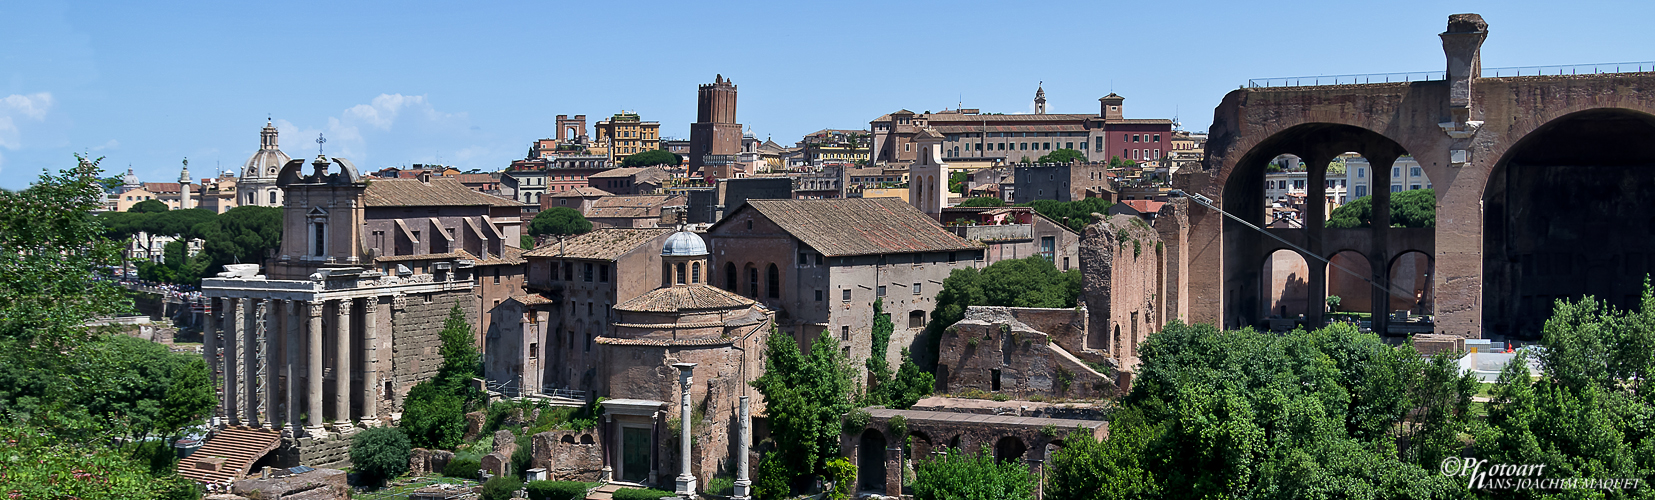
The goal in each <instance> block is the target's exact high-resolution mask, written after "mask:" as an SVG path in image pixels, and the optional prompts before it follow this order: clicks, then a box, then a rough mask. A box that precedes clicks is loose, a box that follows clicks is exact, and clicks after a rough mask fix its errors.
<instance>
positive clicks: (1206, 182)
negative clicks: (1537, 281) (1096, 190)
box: [1174, 14, 1655, 338]
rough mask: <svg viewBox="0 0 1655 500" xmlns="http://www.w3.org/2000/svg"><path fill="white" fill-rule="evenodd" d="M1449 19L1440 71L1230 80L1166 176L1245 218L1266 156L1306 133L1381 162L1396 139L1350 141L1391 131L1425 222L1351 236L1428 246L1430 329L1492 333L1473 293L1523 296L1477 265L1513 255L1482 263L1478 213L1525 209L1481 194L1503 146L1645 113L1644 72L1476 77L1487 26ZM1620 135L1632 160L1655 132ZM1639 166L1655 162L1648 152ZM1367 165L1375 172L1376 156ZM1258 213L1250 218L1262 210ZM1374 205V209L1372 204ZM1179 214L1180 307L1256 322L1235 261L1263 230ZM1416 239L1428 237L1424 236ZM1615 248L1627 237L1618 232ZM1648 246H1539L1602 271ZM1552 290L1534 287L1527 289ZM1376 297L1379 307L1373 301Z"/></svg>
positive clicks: (1654, 83)
mask: <svg viewBox="0 0 1655 500" xmlns="http://www.w3.org/2000/svg"><path fill="white" fill-rule="evenodd" d="M1450 21H1451V22H1450V23H1449V29H1448V30H1447V31H1446V32H1444V33H1442V34H1441V35H1440V37H1441V38H1442V40H1443V47H1444V54H1445V56H1446V59H1447V62H1448V65H1447V66H1448V71H1447V72H1446V73H1445V75H1444V77H1443V79H1442V80H1434V81H1424V82H1411V83H1383V84H1353V85H1332V86H1319V87H1275V88H1242V89H1238V90H1235V91H1232V92H1230V94H1229V95H1227V96H1225V98H1224V100H1223V102H1222V103H1221V104H1220V105H1219V106H1218V108H1217V109H1215V110H1214V121H1213V125H1212V127H1211V129H1210V136H1209V137H1210V140H1209V141H1208V142H1207V150H1206V152H1207V157H1206V159H1205V163H1204V165H1203V166H1202V167H1201V168H1200V169H1186V170H1181V171H1180V172H1178V174H1177V175H1176V176H1175V180H1174V185H1175V186H1177V187H1178V188H1180V189H1183V190H1185V191H1187V192H1192V193H1201V194H1204V195H1206V196H1207V197H1209V198H1212V199H1213V200H1214V201H1215V202H1216V203H1218V204H1219V205H1220V206H1222V207H1224V209H1225V210H1226V211H1228V212H1231V213H1236V214H1238V215H1240V214H1245V215H1244V216H1247V217H1252V212H1254V211H1255V210H1254V208H1255V207H1258V206H1259V201H1258V200H1256V199H1252V198H1256V197H1258V195H1259V190H1258V189H1256V187H1257V186H1255V185H1254V183H1259V182H1262V179H1258V180H1254V179H1253V178H1255V177H1260V176H1259V175H1258V173H1257V171H1256V169H1258V168H1261V165H1262V163H1263V162H1265V161H1268V160H1269V158H1270V157H1273V156H1274V155H1275V154H1279V153H1280V152H1293V151H1292V150H1293V149H1299V150H1301V151H1310V152H1311V154H1313V155H1315V154H1317V153H1320V154H1326V153H1327V151H1326V150H1325V149H1324V150H1321V151H1317V150H1315V149H1314V145H1313V144H1311V143H1310V142H1311V141H1312V140H1313V139H1315V140H1318V141H1319V143H1321V144H1325V145H1327V147H1328V148H1331V149H1343V150H1346V151H1357V152H1360V153H1362V154H1363V155H1364V156H1367V157H1368V159H1369V160H1370V161H1374V160H1386V162H1387V163H1388V161H1389V159H1387V158H1385V156H1389V155H1388V154H1381V153H1389V152H1396V151H1394V150H1388V151H1381V150H1380V148H1376V149H1375V150H1374V151H1366V150H1364V149H1362V148H1361V147H1351V146H1352V145H1357V146H1363V147H1366V146H1381V145H1383V143H1384V142H1385V141H1389V142H1390V143H1392V144H1394V145H1395V146H1396V148H1395V149H1397V150H1400V151H1403V152H1406V153H1408V154H1411V155H1412V156H1413V157H1414V159H1415V160H1417V161H1418V163H1419V166H1420V168H1422V169H1423V170H1424V171H1425V173H1426V175H1427V176H1428V177H1429V178H1430V179H1431V180H1432V182H1433V183H1434V184H1435V186H1434V188H1435V190H1436V197H1437V209H1436V220H1437V225H1436V227H1435V228H1431V229H1404V230H1380V228H1379V227H1377V226H1379V224H1378V223H1376V224H1374V225H1375V226H1376V227H1375V228H1374V230H1373V231H1369V232H1368V235H1369V238H1368V244H1369V245H1370V246H1368V247H1362V248H1365V251H1364V253H1365V254H1366V256H1367V257H1368V258H1369V261H1370V262H1376V261H1377V262H1390V261H1391V258H1392V257H1394V256H1396V255H1400V254H1402V253H1403V252H1405V251H1407V250H1419V251H1422V252H1425V253H1427V254H1428V255H1430V256H1431V267H1432V269H1431V273H1430V276H1431V280H1432V283H1431V288H1432V290H1433V291H1434V293H1435V295H1436V298H1437V300H1436V301H1435V303H1434V306H1433V311H1432V313H1433V314H1432V315H1433V316H1434V318H1435V322H1434V330H1435V331H1436V332H1437V333H1446V334H1454V335H1460V336H1466V337H1473V338H1478V337H1482V336H1483V335H1485V333H1500V332H1497V331H1491V330H1490V326H1491V325H1485V324H1484V322H1485V318H1488V317H1490V316H1498V313H1496V312H1494V311H1490V312H1489V313H1487V314H1485V311H1484V308H1485V302H1486V301H1488V300H1490V299H1491V298H1494V297H1511V296H1514V295H1522V291H1521V290H1516V289H1513V288H1512V286H1514V285H1513V282H1512V280H1511V279H1510V277H1511V276H1512V275H1513V273H1512V272H1511V270H1510V269H1503V270H1498V271H1499V272H1496V273H1494V274H1488V273H1485V267H1489V266H1493V267H1499V266H1509V265H1511V263H1510V262H1509V260H1510V259H1507V260H1506V261H1502V262H1504V263H1496V262H1490V261H1489V260H1488V259H1493V258H1494V256H1492V255H1490V256H1488V259H1485V252H1486V251H1487V250H1489V248H1490V246H1491V245H1494V240H1498V239H1500V238H1497V237H1498V236H1502V235H1489V237H1488V238H1485V235H1484V231H1485V224H1486V223H1487V218H1492V217H1495V216H1497V215H1498V216H1507V217H1509V216H1510V214H1511V213H1512V212H1510V209H1512V208H1536V207H1518V206H1510V207H1498V208H1500V209H1501V210H1503V212H1502V213H1501V214H1494V213H1485V212H1484V205H1485V203H1486V202H1487V201H1488V197H1489V196H1493V195H1494V193H1490V192H1487V191H1488V190H1490V189H1491V187H1490V186H1491V180H1492V181H1494V182H1495V183H1496V184H1498V183H1499V182H1501V178H1499V176H1500V175H1503V173H1504V171H1506V170H1508V168H1507V167H1508V165H1507V164H1508V163H1509V161H1508V157H1512V155H1513V154H1518V153H1520V152H1521V150H1523V149H1524V146H1523V144H1524V141H1525V138H1528V137H1530V136H1532V135H1534V134H1536V133H1544V132H1546V130H1548V129H1547V124H1551V123H1554V122H1556V121H1557V120H1559V119H1566V118H1570V117H1573V118H1581V119H1583V120H1582V121H1579V122H1578V123H1583V124H1588V125H1589V124H1594V123H1595V124H1598V125H1602V124H1603V123H1604V122H1605V121H1608V120H1616V119H1624V117H1626V116H1647V115H1650V114H1655V72H1640V73H1613V74H1580V75H1564V76H1521V77H1500V78H1483V77H1481V72H1482V68H1481V62H1480V61H1479V51H1480V48H1481V45H1482V42H1483V40H1484V39H1485V38H1486V37H1487V36H1488V35H1489V33H1490V31H1489V29H1488V26H1487V24H1486V23H1484V22H1483V21H1482V19H1481V18H1480V17H1479V16H1477V15H1475V14H1457V15H1455V16H1452V17H1451V19H1450ZM1603 110H1612V112H1604V111H1603ZM1644 121H1646V122H1647V121H1648V120H1644ZM1652 133H1655V132H1652ZM1318 134H1320V135H1318ZM1622 137H1623V138H1626V139H1624V140H1622V141H1620V142H1621V143H1622V144H1615V145H1614V147H1611V148H1608V150H1607V153H1606V154H1608V155H1610V156H1613V157H1614V158H1620V159H1637V158H1641V157H1642V155H1643V151H1642V150H1638V149H1636V148H1635V147H1625V146H1624V145H1625V144H1630V143H1635V142H1643V143H1655V137H1651V138H1649V139H1642V140H1639V139H1633V138H1631V137H1633V136H1625V135H1623V136H1622ZM1637 137H1644V136H1637ZM1379 139H1384V140H1383V141H1381V140H1379ZM1530 142H1532V141H1530ZM1605 144H1607V142H1605ZM1266 155H1268V156H1266ZM1313 157H1316V156H1313ZM1616 161H1619V160H1616ZM1313 164H1316V162H1313ZM1650 164H1651V165H1652V166H1655V161H1652V162H1651V163H1650ZM1374 165H1375V170H1376V171H1377V170H1378V166H1379V163H1378V162H1375V163H1374ZM1316 170H1317V169H1314V168H1313V169H1312V172H1315V171H1316ZM1644 177H1645V178H1648V177H1651V176H1644ZM1511 178H1512V177H1509V176H1508V177H1506V178H1505V179H1511ZM1517 178H1519V179H1522V178H1524V177H1517ZM1586 180H1593V176H1591V175H1587V176H1586ZM1318 181H1319V179H1314V180H1313V181H1312V183H1311V184H1312V185H1319V182H1318ZM1588 184H1589V183H1588ZM1388 191H1389V190H1388V189H1375V190H1373V193H1374V195H1375V200H1374V201H1375V203H1374V205H1375V206H1376V207H1380V206H1388V201H1385V202H1381V200H1380V198H1381V197H1385V198H1388V196H1389V195H1388ZM1249 197H1252V198H1249ZM1632 198H1635V199H1639V200H1641V199H1642V198H1639V197H1638V196H1633V197H1632ZM1632 198H1629V199H1632ZM1651 201H1655V200H1651ZM1519 205H1521V203H1519ZM1548 208H1557V207H1548ZM1561 208H1566V209H1572V208H1574V207H1561ZM1256 211H1258V212H1260V216H1262V208H1259V209H1258V210H1256ZM1322 215H1323V214H1315V216H1317V217H1320V216H1322ZM1375 216H1376V218H1378V214H1377V213H1376V214H1375ZM1652 217H1655V215H1652ZM1311 218H1315V217H1311ZM1189 222H1190V237H1189V241H1190V248H1189V249H1188V251H1187V252H1184V254H1185V255H1188V256H1189V266H1190V282H1189V290H1188V293H1187V296H1188V297H1189V298H1190V301H1189V303H1190V304H1191V308H1190V315H1189V317H1190V319H1191V320H1192V321H1196V322H1211V323H1217V324H1221V325H1224V326H1240V325H1243V324H1248V323H1250V322H1252V321H1255V320H1257V318H1253V317H1249V316H1247V311H1253V310H1256V309H1257V308H1256V307H1249V306H1253V305H1254V304H1249V303H1246V302H1248V301H1253V302H1254V303H1256V299H1257V297H1250V296H1248V295H1247V294H1246V293H1245V292H1244V290H1245V289H1246V288H1249V287H1246V286H1244V285H1245V284H1248V283H1255V282H1256V280H1257V277H1256V276H1251V277H1250V276H1247V270H1246V269H1247V268H1254V267H1255V265H1254V263H1255V262H1257V260H1256V259H1255V257H1257V256H1259V255H1260V254H1258V252H1259V251H1261V249H1260V247H1259V246H1258V245H1257V242H1258V241H1261V240H1263V239H1268V238H1266V237H1263V236H1262V235H1259V234H1257V233H1256V232H1253V234H1250V235H1249V234H1246V233H1244V232H1243V230H1244V228H1242V227H1241V226H1240V225H1239V224H1236V223H1234V222H1231V221H1227V220H1225V218H1224V217H1223V216H1222V215H1221V214H1218V213H1216V212H1214V211H1212V210H1208V209H1205V208H1203V207H1199V206H1192V207H1191V208H1190V214H1189ZM1387 222H1388V221H1387ZM1652 224H1655V221H1652ZM1386 225H1387V226H1388V224H1386ZM1338 231H1348V230H1324V231H1322V232H1320V233H1319V234H1314V233H1315V232H1314V231H1307V233H1313V234H1307V235H1305V236H1303V241H1304V242H1305V243H1307V244H1310V245H1317V244H1318V243H1317V242H1321V241H1324V240H1325V239H1326V238H1339V237H1340V236H1338V235H1336V234H1335V233H1336V232H1338ZM1418 232H1426V233H1429V236H1428V237H1427V236H1425V235H1421V234H1416V233H1418ZM1649 233H1650V231H1645V232H1644V233H1640V234H1649ZM1650 237H1651V238H1652V239H1651V240H1650V241H1649V242H1648V243H1650V245H1646V246H1655V235H1651V236H1650ZM1398 239H1402V240H1407V241H1401V242H1399V241H1397V240H1398ZM1426 239H1428V240H1429V242H1430V243H1429V244H1428V245H1425V244H1423V241H1424V240H1426ZM1290 241H1292V240H1291V238H1290ZM1323 246H1324V247H1325V248H1310V247H1307V248H1310V250H1311V251H1312V252H1314V253H1317V254H1322V253H1324V252H1323V250H1324V249H1331V248H1335V247H1337V246H1342V245H1323ZM1621 246H1622V247H1627V248H1630V247H1633V246H1635V245H1633V242H1627V243H1625V244H1623V245H1621ZM1646 254H1649V252H1632V251H1627V252H1620V253H1613V254H1612V255H1609V256H1605V255H1601V252H1597V253H1594V252H1591V251H1582V252H1580V253H1579V254H1577V255H1573V256H1564V257H1547V258H1548V259H1553V260H1564V261H1571V262H1574V263H1573V264H1569V265H1571V266H1582V268H1585V269H1589V270H1590V269H1608V270H1610V271H1609V272H1606V274H1608V273H1610V272H1612V271H1613V270H1616V269H1623V268H1626V266H1628V265H1629V264H1627V263H1628V262H1631V263H1636V262H1638V261H1639V260H1640V259H1642V261H1643V262H1644V264H1643V267H1644V268H1650V267H1655V263H1651V262H1650V259H1649V255H1646ZM1496 264H1498V265H1496ZM1559 265H1560V266H1561V264H1559ZM1317 274H1320V273H1317ZM1313 281H1315V280H1313ZM1570 293H1572V292H1570ZM1561 294H1563V292H1557V293H1550V292H1548V293H1538V292H1537V293H1535V294H1533V295H1534V297H1535V298H1534V299H1533V300H1534V301H1536V302H1538V301H1539V297H1548V298H1549V297H1552V296H1553V295H1561ZM1375 302H1376V306H1377V302H1378V299H1376V300H1375ZM1386 307H1387V308H1388V307H1389V306H1388V305H1387V306H1386ZM1313 320H1314V321H1320V318H1313ZM1375 326H1376V327H1380V326H1381V325H1375ZM1500 328H1507V329H1508V330H1512V329H1520V326H1516V327H1500Z"/></svg>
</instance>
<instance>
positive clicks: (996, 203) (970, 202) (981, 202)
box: [960, 196, 1006, 208]
mask: <svg viewBox="0 0 1655 500" xmlns="http://www.w3.org/2000/svg"><path fill="white" fill-rule="evenodd" d="M960 206H961V207H989V208H994V207H1003V206H1006V202H1005V201H1002V200H1001V199H999V198H990V197H987V196H978V197H975V198H966V199H965V201H962V202H960Z"/></svg>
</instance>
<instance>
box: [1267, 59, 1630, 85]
mask: <svg viewBox="0 0 1655 500" xmlns="http://www.w3.org/2000/svg"><path fill="white" fill-rule="evenodd" d="M1646 71H1655V62H1652V61H1633V62H1619V63H1589V64H1564V65H1552V66H1511V67H1503V68H1483V70H1482V73H1481V74H1480V75H1479V76H1480V77H1481V78H1504V77H1512V76H1562V75H1593V74H1612V73H1642V72H1646ZM1446 78H1447V74H1446V72H1444V71H1440V70H1439V71H1415V72H1408V73H1372V74H1354V75H1312V76H1287V77H1277V78H1254V79H1250V80H1247V88H1277V87H1312V86H1321V85H1364V84H1370V83H1408V82H1428V81H1439V80H1444V79H1446Z"/></svg>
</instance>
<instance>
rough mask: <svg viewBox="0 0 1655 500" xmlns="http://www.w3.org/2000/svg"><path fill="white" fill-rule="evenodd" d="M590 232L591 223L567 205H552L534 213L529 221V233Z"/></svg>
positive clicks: (557, 234) (567, 234)
mask: <svg viewBox="0 0 1655 500" xmlns="http://www.w3.org/2000/svg"><path fill="white" fill-rule="evenodd" d="M589 232H592V223H591V222H589V221H587V220H586V217H585V216H582V215H581V214H580V212H579V211H577V210H575V209H573V208H569V207H552V208H550V209H546V210H543V211H541V212H540V213H539V214H535V216H534V220H532V221H530V222H529V234H532V235H535V236H540V235H547V234H550V235H555V236H573V235H577V234H586V233H589Z"/></svg>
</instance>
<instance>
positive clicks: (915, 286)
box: [914, 283, 919, 295]
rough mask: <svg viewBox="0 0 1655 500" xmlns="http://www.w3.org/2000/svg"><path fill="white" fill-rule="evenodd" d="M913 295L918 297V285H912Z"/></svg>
mask: <svg viewBox="0 0 1655 500" xmlns="http://www.w3.org/2000/svg"><path fill="white" fill-rule="evenodd" d="M914 295H919V283H914Z"/></svg>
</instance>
